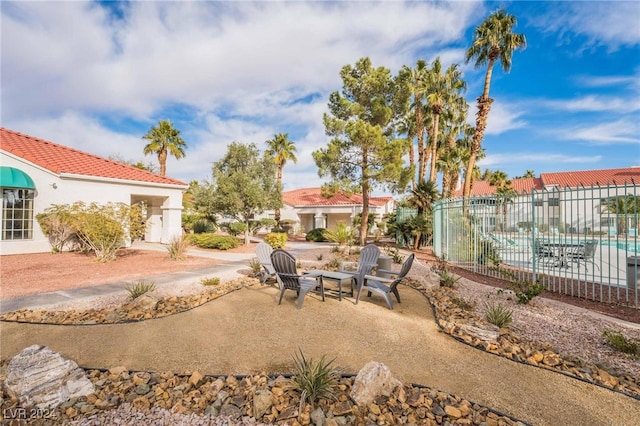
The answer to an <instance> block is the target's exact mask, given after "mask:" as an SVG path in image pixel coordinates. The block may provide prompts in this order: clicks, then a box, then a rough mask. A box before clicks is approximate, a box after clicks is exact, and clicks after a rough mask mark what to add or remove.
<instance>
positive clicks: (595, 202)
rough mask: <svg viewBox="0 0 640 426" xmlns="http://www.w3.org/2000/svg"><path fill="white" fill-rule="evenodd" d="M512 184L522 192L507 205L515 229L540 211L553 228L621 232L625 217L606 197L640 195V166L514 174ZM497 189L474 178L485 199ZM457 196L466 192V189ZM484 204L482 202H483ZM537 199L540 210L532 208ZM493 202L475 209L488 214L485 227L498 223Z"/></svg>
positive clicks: (474, 193) (632, 220) (632, 221)
mask: <svg viewBox="0 0 640 426" xmlns="http://www.w3.org/2000/svg"><path fill="white" fill-rule="evenodd" d="M511 186H512V188H513V189H514V190H515V191H516V192H517V193H518V194H519V197H518V198H517V199H516V200H514V202H512V203H508V205H507V209H508V210H509V212H508V214H507V215H506V217H507V219H508V223H507V228H510V230H514V228H515V229H517V226H518V225H517V222H518V221H522V220H523V217H526V216H529V217H531V216H533V215H535V217H536V223H537V224H538V225H539V224H542V223H544V224H546V225H547V226H548V228H549V229H552V230H553V229H554V228H561V229H566V228H568V229H572V228H573V229H574V230H575V232H577V233H583V232H585V231H587V232H600V233H604V234H609V235H615V234H617V233H620V232H623V231H624V232H626V229H625V230H622V229H618V227H619V226H620V220H619V219H618V218H617V216H616V214H615V213H614V212H611V211H610V210H608V209H606V208H605V207H604V206H603V203H602V200H606V199H612V198H615V197H623V196H626V195H628V194H632V195H633V196H636V197H640V167H627V168H620V169H604V170H584V171H572V172H554V173H541V174H540V177H538V178H519V179H512V180H511ZM495 191H496V188H495V187H494V186H492V185H490V184H489V182H488V181H477V182H474V183H473V187H472V189H471V197H475V198H476V199H478V200H482V198H483V197H487V196H489V195H493V194H494V193H495ZM455 195H456V197H460V196H462V190H458V191H457V192H456V194H455ZM482 204H483V203H482V202H478V203H477V205H478V206H480V205H482ZM532 204H533V205H534V206H535V211H532V210H531V209H530V208H529V207H528V206H530V205H532ZM491 206H492V205H491V204H485V207H484V210H485V211H484V212H480V210H481V209H482V208H481V207H477V208H476V212H475V214H476V216H479V217H480V216H483V217H484V219H485V220H484V221H483V223H482V226H481V229H482V230H483V231H485V232H489V231H493V230H494V229H493V228H495V222H493V221H492V222H488V221H486V219H490V218H491V217H493V218H495V206H494V205H493V207H491ZM518 209H520V210H527V211H517V210H518ZM638 214H640V212H635V215H627V217H625V220H627V221H628V222H629V223H628V224H627V225H626V226H625V228H627V229H634V227H635V226H637V224H636V222H637V220H638V219H637V216H638ZM634 216H635V217H634ZM636 231H637V230H636Z"/></svg>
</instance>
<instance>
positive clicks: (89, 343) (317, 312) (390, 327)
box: [0, 285, 640, 426]
mask: <svg viewBox="0 0 640 426" xmlns="http://www.w3.org/2000/svg"><path fill="white" fill-rule="evenodd" d="M401 292H402V303H401V304H398V305H396V306H395V307H394V308H395V309H394V310H393V311H390V310H389V309H387V308H386V306H385V304H384V301H383V300H382V299H381V298H371V299H369V300H362V301H360V303H359V304H357V305H356V304H354V302H353V300H352V299H345V300H343V301H342V302H339V301H337V300H335V299H332V298H327V300H326V301H325V302H322V301H321V300H320V299H319V297H317V296H315V295H314V296H311V297H307V298H305V302H304V305H303V307H302V309H300V310H297V309H296V307H295V299H296V297H295V294H294V293H293V292H291V294H288V295H285V299H284V300H283V301H282V304H281V305H278V303H277V300H278V291H277V289H276V288H275V287H273V286H259V285H255V286H251V287H247V288H243V289H241V290H239V291H235V292H232V293H230V294H227V295H226V296H224V297H222V298H219V299H216V300H215V301H213V302H210V303H207V304H205V305H203V306H201V307H199V308H196V309H194V310H192V311H188V312H184V313H182V314H178V315H173V316H170V317H165V318H160V319H156V320H149V321H143V322H140V323H128V324H119V325H95V326H53V325H36V324H16V323H3V324H2V333H1V335H0V347H1V348H2V357H3V358H10V357H12V356H14V355H15V354H17V353H18V352H19V351H20V350H22V349H23V348H25V347H27V346H29V345H32V344H40V345H46V346H48V347H50V348H51V349H52V350H54V351H58V352H60V353H61V354H62V355H63V356H65V357H68V358H70V359H73V360H75V361H76V362H77V363H78V364H79V365H81V366H83V367H90V368H91V367H106V368H109V367H114V366H119V365H124V366H126V367H127V368H129V369H132V370H152V371H184V370H191V371H193V370H198V371H200V372H202V373H207V374H250V373H256V372H260V371H268V372H274V373H277V372H291V371H292V367H291V355H292V354H294V353H296V352H297V350H298V348H300V349H301V350H302V351H303V352H304V353H305V355H307V356H309V357H312V358H314V359H318V358H320V357H321V356H322V355H325V354H326V355H327V356H329V357H335V358H336V361H335V364H336V365H339V366H341V367H344V368H345V369H346V372H350V373H356V372H357V371H358V370H359V369H360V368H362V367H363V366H364V365H365V364H366V363H367V362H369V361H371V360H375V361H379V362H383V363H385V364H386V365H388V366H389V368H390V369H391V372H392V373H393V374H394V376H396V377H397V378H399V379H400V380H403V381H405V382H412V383H419V384H423V385H427V386H430V387H432V388H435V389H438V390H442V391H446V392H450V393H453V394H456V395H458V396H460V397H462V398H466V399H469V400H471V401H473V402H476V403H479V404H482V405H485V406H488V407H492V408H494V409H497V410H499V411H502V412H504V413H506V414H509V415H512V416H514V417H517V418H519V419H522V420H524V421H527V422H529V423H531V424H534V425H554V426H555V425H563V426H564V425H607V424H611V425H618V426H624V425H628V426H631V425H637V421H638V418H640V402H638V401H637V400H634V399H632V398H630V397H627V396H625V395H622V394H619V393H615V392H612V391H610V390H607V389H604V388H601V387H597V386H594V385H591V384H588V383H585V382H581V381H578V380H575V379H572V378H569V377H566V376H564V375H561V374H558V373H554V372H551V371H548V370H543V369H540V368H535V367H532V366H528V365H523V364H518V363H515V362H513V361H509V360H507V359H504V358H501V357H498V356H494V355H491V354H488V353H485V352H482V351H479V350H477V349H474V348H471V347H469V346H467V345H464V344H462V343H460V342H458V341H456V340H454V339H452V338H451V337H449V336H448V335H446V334H444V333H441V332H440V331H439V329H438V327H437V326H436V325H435V322H434V319H433V316H432V313H431V309H430V307H429V305H428V302H427V300H426V299H425V298H424V296H423V295H422V294H421V293H419V292H418V291H416V290H413V289H411V288H407V287H403V288H402V290H401ZM365 299H366V298H365Z"/></svg>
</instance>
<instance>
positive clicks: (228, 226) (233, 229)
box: [220, 222, 247, 237]
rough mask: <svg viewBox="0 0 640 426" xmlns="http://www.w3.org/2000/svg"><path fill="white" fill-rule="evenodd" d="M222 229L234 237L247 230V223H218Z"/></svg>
mask: <svg viewBox="0 0 640 426" xmlns="http://www.w3.org/2000/svg"><path fill="white" fill-rule="evenodd" d="M220 227H221V228H222V229H224V230H225V231H226V232H227V233H228V234H229V235H233V236H234V237H236V236H238V235H240V234H244V232H245V231H246V230H247V224H246V223H244V222H228V223H225V224H222V225H220Z"/></svg>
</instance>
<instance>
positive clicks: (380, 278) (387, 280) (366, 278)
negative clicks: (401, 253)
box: [364, 275, 394, 283]
mask: <svg viewBox="0 0 640 426" xmlns="http://www.w3.org/2000/svg"><path fill="white" fill-rule="evenodd" d="M364 279H365V280H372V281H380V282H383V283H392V282H393V281H394V280H393V279H391V278H384V277H378V276H376V275H365V276H364Z"/></svg>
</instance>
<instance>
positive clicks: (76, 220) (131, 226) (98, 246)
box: [37, 202, 146, 262]
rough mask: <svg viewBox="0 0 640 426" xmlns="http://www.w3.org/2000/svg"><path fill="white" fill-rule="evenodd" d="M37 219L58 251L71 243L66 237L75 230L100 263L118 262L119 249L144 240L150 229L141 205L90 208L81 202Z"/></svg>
mask: <svg viewBox="0 0 640 426" xmlns="http://www.w3.org/2000/svg"><path fill="white" fill-rule="evenodd" d="M37 219H38V223H40V224H41V226H42V231H43V232H44V233H45V235H47V237H49V238H52V239H53V240H54V242H55V245H54V248H53V250H54V251H55V250H60V249H61V248H62V247H63V246H64V243H65V242H66V241H68V238H67V237H65V235H66V234H68V233H69V232H70V229H73V231H74V236H75V237H77V239H78V241H79V242H80V244H81V246H82V247H81V249H86V250H87V251H89V250H90V251H93V252H94V253H95V255H96V260H98V261H99V262H108V261H111V260H115V259H116V253H117V251H118V249H119V248H120V247H122V246H123V245H125V243H126V240H127V239H136V238H140V237H141V236H142V235H144V232H145V229H146V222H145V221H144V220H143V217H142V207H141V206H140V204H134V205H132V206H129V205H128V204H125V203H107V204H105V205H99V204H97V203H91V204H89V205H87V204H85V203H83V202H77V203H74V204H71V205H68V204H66V205H53V206H51V207H50V208H47V209H46V210H45V211H44V212H43V214H41V215H38V216H37Z"/></svg>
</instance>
